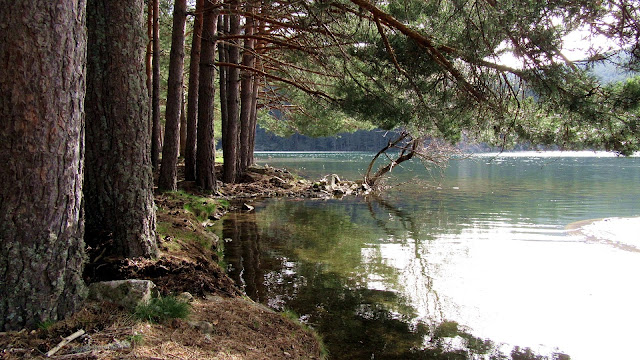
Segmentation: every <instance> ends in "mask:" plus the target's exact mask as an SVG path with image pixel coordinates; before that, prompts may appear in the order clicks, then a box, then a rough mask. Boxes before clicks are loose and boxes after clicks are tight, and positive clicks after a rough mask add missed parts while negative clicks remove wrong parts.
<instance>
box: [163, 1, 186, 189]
mask: <svg viewBox="0 0 640 360" xmlns="http://www.w3.org/2000/svg"><path fill="white" fill-rule="evenodd" d="M174 4H175V5H174V7H173V30H172V34H171V53H170V54H169V85H168V89H167V113H166V116H165V125H164V146H163V147H162V165H161V167H160V178H159V180H158V189H159V190H170V191H175V190H177V164H178V152H179V150H180V148H179V146H180V110H181V105H182V84H183V78H184V25H185V22H186V21H187V0H176V1H175V3H174Z"/></svg>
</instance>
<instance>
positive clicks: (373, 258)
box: [220, 153, 640, 360]
mask: <svg viewBox="0 0 640 360" xmlns="http://www.w3.org/2000/svg"><path fill="white" fill-rule="evenodd" d="M370 158H371V154H359V153H342V154H340V153H337V154H331V153H326V154H312V153H302V154H301V153H298V154H287V153H279V154H278V153H270V154H261V155H259V157H258V162H259V163H261V164H265V163H267V164H269V165H271V166H275V167H285V168H289V169H291V170H294V171H296V172H298V173H301V174H303V175H304V176H307V177H309V178H312V179H317V178H320V177H322V176H324V175H327V174H330V173H336V174H338V175H340V176H341V177H343V178H349V179H356V178H358V177H359V176H360V175H361V174H362V173H363V171H364V169H366V166H367V165H368V160H369V159H370ZM397 170H399V171H394V173H393V176H392V178H391V179H389V180H388V182H387V184H388V185H389V186H390V189H389V190H388V191H387V192H385V193H384V194H383V195H381V196H378V197H374V196H369V197H358V198H356V197H346V198H343V199H341V200H286V199H274V200H266V201H261V202H256V203H254V204H253V205H255V206H256V211H255V212H254V213H250V214H244V213H235V214H230V215H228V216H227V217H225V218H224V219H223V228H222V229H221V230H220V232H221V235H222V236H223V237H224V238H227V239H230V240H227V242H226V244H225V247H226V249H225V258H226V260H227V262H228V263H229V264H230V274H231V275H232V276H233V277H234V278H235V279H236V280H237V281H239V282H240V283H241V284H243V286H244V287H245V291H246V292H247V294H248V295H249V296H250V297H252V298H254V299H255V300H257V301H260V302H262V303H265V304H267V305H269V306H270V307H272V308H274V309H278V310H282V309H291V310H294V311H295V312H296V313H298V314H299V315H300V317H301V320H302V321H304V322H306V323H308V324H309V325H311V326H312V327H313V328H315V329H317V330H318V332H320V334H321V335H322V336H323V337H324V338H325V341H326V343H327V346H328V348H329V350H330V353H331V356H332V358H333V359H383V358H387V359H412V358H415V359H489V358H491V357H492V356H493V358H500V356H503V358H507V359H510V358H514V359H515V358H530V359H533V358H536V357H535V356H538V355H539V356H547V357H548V358H550V359H551V358H558V359H560V358H565V357H563V356H564V355H561V354H566V355H568V356H570V357H571V358H572V359H578V360H581V359H585V360H587V359H622V358H633V357H634V356H635V354H636V352H637V350H636V348H637V346H636V343H637V337H638V335H639V333H638V330H637V324H638V323H640V309H639V307H638V304H640V289H639V287H638V286H637V284H638V276H639V274H640V252H638V251H636V250H637V249H635V250H634V248H633V247H632V248H628V247H627V248H621V247H616V246H613V245H612V243H610V242H603V241H597V240H595V239H589V238H586V237H584V236H580V235H576V234H572V233H571V232H569V231H567V230H565V227H566V226H567V225H569V224H571V223H574V222H577V221H582V220H587V219H597V218H604V217H636V216H640V207H639V206H638V204H640V188H639V187H638V184H640V158H616V157H610V156H605V155H603V154H594V153H563V154H558V153H552V154H538V153H527V154H522V153H519V154H506V155H505V154H503V155H501V156H493V155H487V156H483V157H479V158H471V159H462V160H456V161H452V162H451V163H450V166H449V167H448V168H447V169H446V170H444V171H442V172H440V171H435V170H433V171H426V170H424V167H422V166H421V165H420V164H419V163H415V164H410V165H409V166H405V167H403V168H401V169H397ZM636 231H637V232H638V233H640V229H637V230H636ZM639 237H640V235H639ZM525 349H527V350H525ZM528 349H530V350H528ZM535 354H538V355H535ZM526 356H528V357H526Z"/></svg>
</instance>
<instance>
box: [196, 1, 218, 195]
mask: <svg viewBox="0 0 640 360" xmlns="http://www.w3.org/2000/svg"><path fill="white" fill-rule="evenodd" d="M206 3H207V5H206V6H205V12H204V19H203V28H202V52H201V54H200V81H199V85H198V144H197V152H196V184H197V185H198V186H200V187H201V188H202V189H204V190H216V169H215V160H216V157H215V156H216V151H215V139H214V136H213V135H214V134H213V119H214V97H215V67H214V66H213V64H214V62H215V53H216V34H217V26H218V11H217V9H214V8H212V5H210V4H209V2H208V1H207V2H206Z"/></svg>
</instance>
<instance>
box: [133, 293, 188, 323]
mask: <svg viewBox="0 0 640 360" xmlns="http://www.w3.org/2000/svg"><path fill="white" fill-rule="evenodd" d="M190 312H191V305H189V304H188V303H186V302H183V301H180V300H178V299H177V298H176V297H175V296H165V297H158V298H153V299H151V301H149V302H148V303H147V304H140V305H138V306H137V307H136V309H135V312H134V316H135V317H136V318H137V319H139V320H143V321H149V322H154V323H159V322H164V321H166V320H169V319H176V318H177V319H184V318H186V317H187V316H189V313H190Z"/></svg>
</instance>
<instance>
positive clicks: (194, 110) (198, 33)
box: [184, 0, 204, 181]
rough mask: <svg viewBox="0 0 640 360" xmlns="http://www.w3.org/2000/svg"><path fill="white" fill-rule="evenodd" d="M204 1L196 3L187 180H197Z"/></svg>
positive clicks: (188, 122) (188, 106) (188, 115)
mask: <svg viewBox="0 0 640 360" xmlns="http://www.w3.org/2000/svg"><path fill="white" fill-rule="evenodd" d="M203 9H204V0H197V2H196V18H195V20H194V24H193V39H192V41H191V59H190V63H189V64H190V65H189V90H188V91H189V95H188V96H189V99H188V103H187V145H186V149H185V154H184V173H185V174H184V177H185V180H189V181H193V180H195V179H196V138H197V135H196V134H197V129H198V128H197V126H198V84H199V77H200V44H201V43H202V42H201V38H202V19H203V13H202V12H203Z"/></svg>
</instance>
